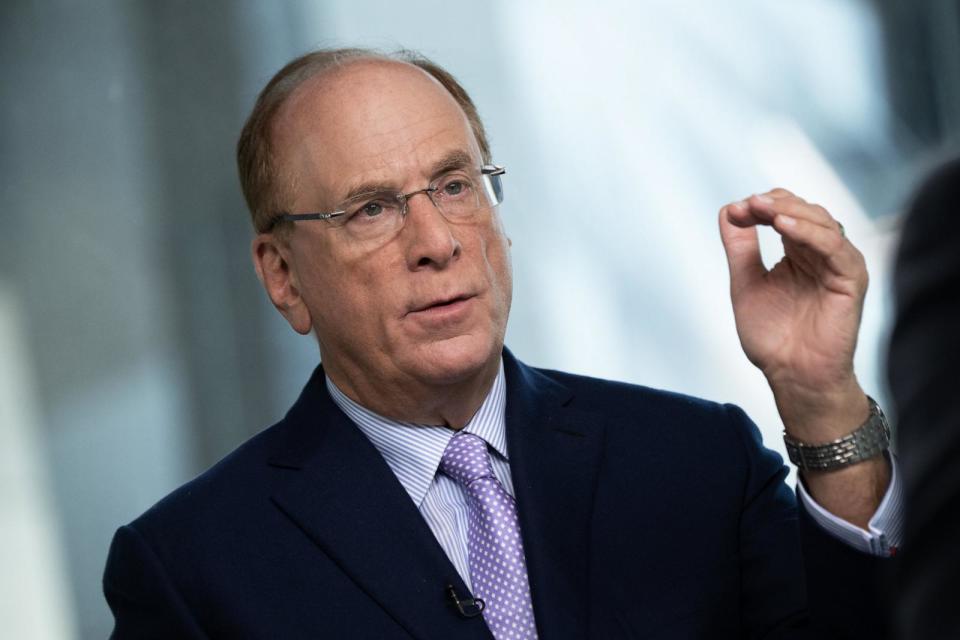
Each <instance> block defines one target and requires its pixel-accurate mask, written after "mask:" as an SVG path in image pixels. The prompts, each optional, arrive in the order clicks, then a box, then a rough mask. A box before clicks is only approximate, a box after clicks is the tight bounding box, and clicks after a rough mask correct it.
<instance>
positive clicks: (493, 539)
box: [440, 433, 537, 640]
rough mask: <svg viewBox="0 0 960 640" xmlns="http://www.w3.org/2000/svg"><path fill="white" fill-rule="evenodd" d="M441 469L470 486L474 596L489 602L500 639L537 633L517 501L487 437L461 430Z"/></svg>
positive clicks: (490, 620)
mask: <svg viewBox="0 0 960 640" xmlns="http://www.w3.org/2000/svg"><path fill="white" fill-rule="evenodd" d="M440 470H441V471H443V473H445V474H447V475H448V476H450V477H451V478H453V479H454V480H455V481H457V482H458V483H459V484H460V485H461V486H463V487H464V489H465V490H466V492H467V504H468V508H469V513H470V516H469V518H470V524H469V526H468V528H467V550H468V553H469V556H470V579H471V581H472V582H473V593H474V596H476V597H477V598H480V599H481V600H483V602H484V604H485V605H486V606H485V607H484V609H483V617H484V620H486V622H487V626H488V627H489V628H490V631H491V632H492V633H493V636H494V637H495V638H496V639H497V640H531V639H534V638H536V637H537V628H536V626H535V624H534V621H533V604H532V603H531V601H530V584H529V582H528V581H527V563H526V561H525V560H524V557H523V543H522V541H521V540H520V522H519V521H518V519H517V503H516V502H515V501H514V499H513V498H512V497H511V496H510V494H509V493H507V492H506V491H505V490H504V488H503V485H501V484H500V482H499V481H498V480H497V478H496V476H494V475H493V467H492V466H491V464H490V455H489V454H488V453H487V443H486V442H484V440H483V439H482V438H480V437H479V436H475V435H473V434H472V433H458V434H457V435H455V436H453V438H451V439H450V442H449V444H447V448H446V450H445V451H444V452H443V458H442V459H441V460H440Z"/></svg>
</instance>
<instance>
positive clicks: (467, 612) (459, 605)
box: [447, 584, 486, 618]
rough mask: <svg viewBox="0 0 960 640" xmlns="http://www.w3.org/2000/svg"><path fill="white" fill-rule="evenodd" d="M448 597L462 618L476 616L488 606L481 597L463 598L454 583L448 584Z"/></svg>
mask: <svg viewBox="0 0 960 640" xmlns="http://www.w3.org/2000/svg"><path fill="white" fill-rule="evenodd" d="M447 597H448V598H450V601H451V602H452V603H453V606H454V607H456V609H457V613H459V614H460V617H461V618H475V617H477V616H478V615H480V614H481V613H482V612H483V608H484V607H485V606H486V604H484V602H483V600H481V599H480V598H464V599H462V600H461V599H460V596H458V595H457V590H456V589H454V587H453V585H452V584H448V585H447Z"/></svg>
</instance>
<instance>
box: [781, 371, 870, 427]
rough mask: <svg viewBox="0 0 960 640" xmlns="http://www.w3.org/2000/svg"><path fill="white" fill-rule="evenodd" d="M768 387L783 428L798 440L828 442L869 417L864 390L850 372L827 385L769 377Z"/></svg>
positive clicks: (868, 406)
mask: <svg viewBox="0 0 960 640" xmlns="http://www.w3.org/2000/svg"><path fill="white" fill-rule="evenodd" d="M770 387H771V389H772V390H773V396H774V400H775V401H776V404H777V411H778V412H779V413H780V419H781V420H782V421H783V427H784V430H785V432H786V433H787V435H789V436H790V437H791V438H793V439H795V440H799V441H800V442H804V443H807V444H823V443H826V442H832V441H834V440H836V439H838V438H842V437H844V436H847V435H849V434H850V433H852V432H853V431H855V430H856V429H857V428H858V427H860V425H862V424H863V423H864V422H865V421H866V420H867V419H868V418H869V417H870V403H869V401H868V399H867V394H866V393H865V392H864V391H863V389H862V388H861V387H860V384H859V383H858V382H857V379H856V377H854V376H852V375H851V377H850V378H849V379H847V380H844V381H842V382H838V383H836V384H833V385H830V386H829V387H817V388H809V387H804V386H802V385H798V384H794V383H784V382H779V383H774V382H772V381H771V383H770Z"/></svg>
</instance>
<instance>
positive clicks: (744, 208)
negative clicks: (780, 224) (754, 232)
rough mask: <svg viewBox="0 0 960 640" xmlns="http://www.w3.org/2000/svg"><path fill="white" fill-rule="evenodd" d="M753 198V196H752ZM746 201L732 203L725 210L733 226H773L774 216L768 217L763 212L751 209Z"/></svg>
mask: <svg viewBox="0 0 960 640" xmlns="http://www.w3.org/2000/svg"><path fill="white" fill-rule="evenodd" d="M751 197H753V196H751ZM748 200H749V198H747V199H746V200H740V201H739V202H731V203H730V204H728V205H727V206H726V207H725V208H726V209H727V217H728V219H729V221H730V223H731V224H733V225H735V226H737V227H752V226H754V225H758V224H766V225H771V224H773V216H770V215H767V214H766V213H764V212H763V211H761V210H759V209H757V208H755V207H751V206H750V204H749V203H748V202H747V201H748Z"/></svg>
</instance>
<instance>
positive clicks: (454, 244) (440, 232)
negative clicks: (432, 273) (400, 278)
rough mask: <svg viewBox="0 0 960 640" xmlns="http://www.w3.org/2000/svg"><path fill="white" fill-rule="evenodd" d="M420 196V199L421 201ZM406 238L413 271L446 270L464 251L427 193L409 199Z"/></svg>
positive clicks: (414, 194) (404, 231)
mask: <svg viewBox="0 0 960 640" xmlns="http://www.w3.org/2000/svg"><path fill="white" fill-rule="evenodd" d="M418 196H419V197H418ZM406 204H407V214H406V220H405V221H404V225H403V231H402V234H403V235H404V236H405V242H406V253H407V266H408V267H409V268H410V270H411V271H416V270H419V269H425V268H431V267H432V268H437V269H443V268H445V267H446V266H447V265H448V264H449V263H450V262H451V261H452V260H455V259H456V258H457V257H459V255H460V252H461V251H462V248H461V246H460V241H459V240H457V238H456V237H455V236H454V235H453V229H452V228H451V227H450V223H449V222H448V221H447V219H446V218H444V217H443V214H442V213H440V210H439V209H438V208H437V207H436V205H435V204H434V202H433V199H432V198H431V197H430V193H429V192H428V191H427V190H423V191H417V192H414V193H412V194H409V195H408V196H407V202H406Z"/></svg>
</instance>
